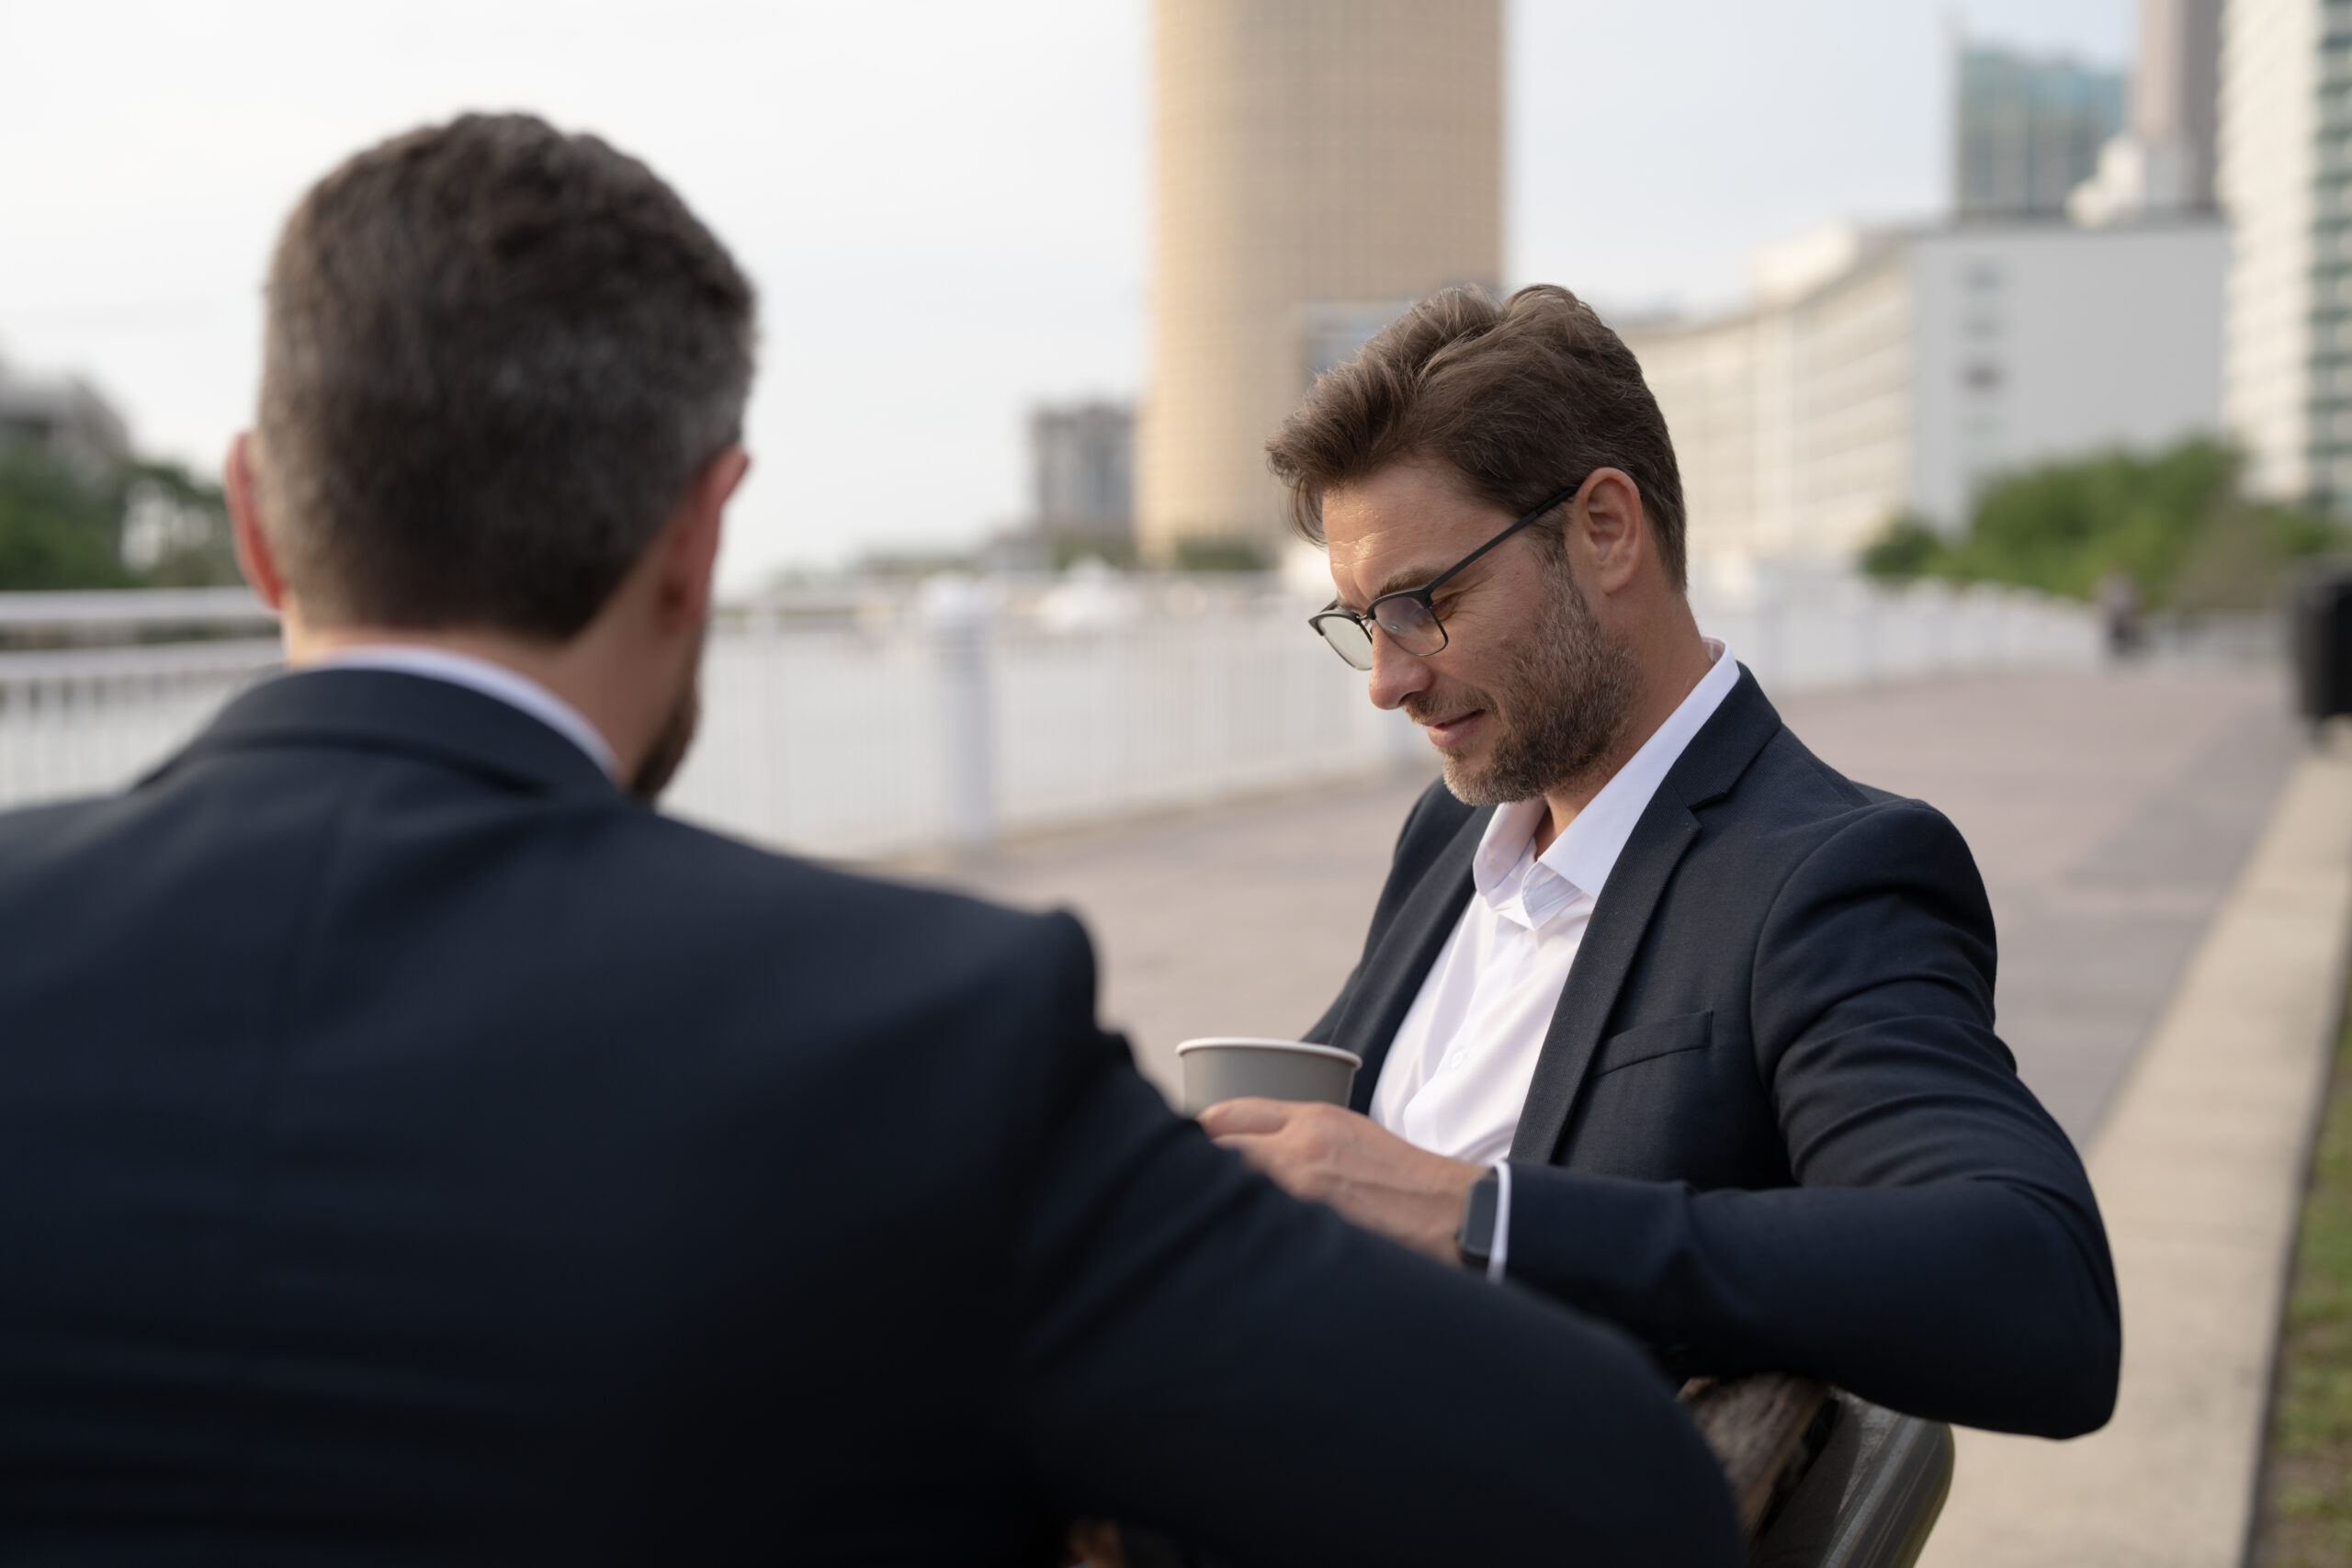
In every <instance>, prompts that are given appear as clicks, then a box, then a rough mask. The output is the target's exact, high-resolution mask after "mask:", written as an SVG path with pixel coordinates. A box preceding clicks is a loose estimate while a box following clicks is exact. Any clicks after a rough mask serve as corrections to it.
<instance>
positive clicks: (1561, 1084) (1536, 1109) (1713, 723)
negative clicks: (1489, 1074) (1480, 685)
mask: <svg viewBox="0 0 2352 1568" xmlns="http://www.w3.org/2000/svg"><path fill="white" fill-rule="evenodd" d="M1780 728H1781V716H1780V714H1779V713H1777V712H1776V711H1774V709H1773V707H1772V705H1771V704H1770V702H1769V701H1767V700H1766V699H1765V696H1764V691H1763V688H1762V687H1760V686H1758V684H1757V683H1756V677H1755V676H1754V675H1751V674H1749V673H1748V672H1747V670H1745V669H1742V670H1741V671H1740V672H1739V682H1738V684H1736V685H1735V686H1734V687H1733V688H1732V689H1731V691H1730V693H1729V694H1726V695H1725V696H1724V700H1723V704H1722V705H1721V706H1719V707H1717V708H1716V709H1715V711H1714V713H1713V715H1712V716H1709V717H1708V719H1707V722H1706V723H1705V724H1704V725H1702V726H1701V727H1700V729H1699V733H1698V734H1696V735H1694V736H1692V737H1691V744H1690V745H1689V746H1688V747H1686V748H1684V750H1683V752H1682V755H1681V757H1680V758H1679V760H1677V761H1676V762H1675V764H1674V766H1673V767H1672V768H1671V769H1669V770H1668V773H1667V775H1666V777H1665V779H1664V780H1662V781H1661V782H1660V783H1659V784H1658V789H1657V794H1656V795H1653V796H1651V797H1650V804H1649V808H1648V809H1647V810H1645V811H1644V812H1643V813H1642V818H1641V820H1640V821H1639V822H1638V823H1636V824H1635V825H1634V836H1633V837H1632V838H1630V839H1628V840H1625V848H1624V849H1623V852H1620V853H1619V855H1618V856H1617V863H1616V864H1615V865H1614V866H1612V867H1611V869H1610V872H1609V880H1608V882H1607V883H1606V884H1605V885H1603V886H1602V887H1601V890H1600V901H1599V902H1598V903H1597V904H1595V905H1594V907H1593V911H1592V920H1591V922H1590V924H1589V925H1588V926H1586V928H1585V933H1584V942H1583V943H1582V944H1581V945H1580V946H1579V947H1578V948H1577V957H1576V963H1575V964H1573V965H1571V966H1570V968H1569V970H1568V983H1567V984H1566V986H1564V987H1561V990H1560V1002H1559V1005H1558V1006H1557V1007H1556V1008H1555V1009H1554V1010H1553V1011H1552V1026H1551V1028H1550V1029H1548V1030H1546V1031H1545V1032H1544V1049H1543V1053H1542V1054H1541V1055H1538V1056H1537V1057H1536V1058H1535V1076H1534V1077H1533V1079H1532V1081H1531V1082H1530V1083H1529V1085H1528V1089H1527V1101H1526V1104H1525V1105H1524V1106H1523V1107H1522V1108H1521V1111H1520V1115H1519V1128H1518V1131H1517V1132H1515V1133H1514V1134H1512V1135H1511V1141H1510V1157H1511V1158H1512V1159H1515V1160H1533V1161H1537V1162H1541V1163H1547V1164H1548V1163H1549V1162H1550V1161H1551V1160H1552V1158H1553V1157H1554V1156H1555V1153H1556V1152H1557V1151H1558V1149H1559V1146H1560V1136H1561V1134H1563V1133H1565V1132H1566V1130H1567V1125H1568V1116H1569V1113H1570V1112H1571V1111H1574V1110H1575V1109H1576V1102H1577V1093H1578V1092H1579V1091H1580V1090H1581V1089H1583V1088H1584V1080H1585V1074H1586V1072H1587V1070H1588V1069H1589V1068H1590V1067H1591V1066H1592V1054H1593V1052H1594V1051H1595V1050H1596V1049H1597V1048H1598V1047H1599V1046H1600V1032H1601V1030H1602V1029H1604V1028H1605V1027H1607V1025H1608V1022H1609V1015H1610V1012H1611V1010H1612V1009H1614V1008H1615V1007H1616V1005H1617V993H1618V992H1619V991H1620V990H1622V989H1623V987H1624V984H1625V976H1626V974H1627V972H1628V971H1630V970H1631V969H1632V968H1633V965H1634V955H1635V954H1637V953H1640V951H1641V947H1642V938H1643V937H1644V935H1645V934H1646V933H1647V931H1649V926H1650V920H1651V918H1652V917H1653V916H1655V915H1656V914H1657V906H1658V900H1659V899H1660V898H1662V897H1665V894H1666V888H1667V884H1668V882H1670V881H1671V880H1673V877H1674V868H1675V867H1676V866H1678V865H1679V864H1680V863H1682V857H1683V856H1684V855H1685V854H1686V853H1688V852H1690V849H1691V844H1692V843H1693V842H1695V841H1696V840H1697V839H1698V837H1699V830H1700V829H1699V819H1698V818H1697V817H1696V816H1695V815H1693V814H1692V808H1693V807H1699V806H1704V805H1706V804H1707V803H1708V802H1710V801H1713V800H1717V799H1720V798H1722V797H1723V796H1724V795H1728V794H1729V793H1730V792H1731V790H1732V787H1733V785H1735V784H1737V783H1738V781H1739V776H1740V774H1742V773H1745V772H1747V764H1748V763H1750V762H1751V761H1755V759H1756V754H1757V752H1758V751H1760V750H1763V748H1764V743H1765V742H1766V741H1768V740H1770V739H1771V738H1772V737H1773V736H1774V735H1775V734H1777V733H1778V732H1779V730H1780Z"/></svg>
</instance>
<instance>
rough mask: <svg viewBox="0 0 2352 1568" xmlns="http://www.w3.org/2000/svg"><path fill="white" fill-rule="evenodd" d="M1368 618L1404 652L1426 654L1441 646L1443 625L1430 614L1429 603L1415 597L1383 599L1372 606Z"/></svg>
mask: <svg viewBox="0 0 2352 1568" xmlns="http://www.w3.org/2000/svg"><path fill="white" fill-rule="evenodd" d="M1372 618H1373V619H1374V620H1375V621H1378V622H1379V623H1380V629H1381V630H1382V631H1385V632H1386V633H1387V634H1388V635H1389V636H1390V637H1395V638H1396V639H1397V647H1398V648H1400V649H1404V650H1405V651H1406V652H1407V653H1410V654H1413V655H1415V656H1417V657H1419V656H1426V655H1428V654H1431V653H1435V652H1437V651H1438V650H1439V649H1442V648H1443V647H1444V646H1445V632H1444V630H1443V628H1442V627H1441V626H1439V625H1438V624H1437V617H1436V616H1435V615H1430V611H1429V606H1428V605H1426V604H1422V603H1421V602H1420V601H1419V599H1406V598H1401V597H1400V598H1396V599H1383V600H1382V601H1381V602H1380V603H1379V604H1374V606H1373V607H1372Z"/></svg>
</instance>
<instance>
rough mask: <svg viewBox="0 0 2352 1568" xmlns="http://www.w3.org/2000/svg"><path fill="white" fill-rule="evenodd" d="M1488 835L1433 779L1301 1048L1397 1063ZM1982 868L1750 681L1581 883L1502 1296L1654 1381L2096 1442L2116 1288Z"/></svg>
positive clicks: (2107, 1394) (1484, 813) (1932, 815)
mask: <svg viewBox="0 0 2352 1568" xmlns="http://www.w3.org/2000/svg"><path fill="white" fill-rule="evenodd" d="M1492 815H1493V812H1492V810H1491V809H1487V810H1474V809H1473V808H1471V807H1466V806H1464V805H1463V804H1461V803H1460V802H1459V801H1457V800H1455V799H1454V798H1453V795H1450V794H1448V793H1447V792H1446V790H1445V787H1444V786H1443V785H1442V784H1436V785H1432V786H1431V787H1430V791H1429V793H1428V794H1426V795H1423V796H1422V797H1421V799H1420V801H1419V803H1418V804H1417V805H1416V806H1415V807H1414V808H1413V810H1412V812H1411V814H1410V815H1409V816H1408V818H1406V820H1405V828H1404V831H1403V832H1402V834H1401V835H1400V836H1399V837H1398V839H1397V855H1396V863H1395V865H1394V866H1393V868H1392V869H1391V871H1390V873H1389V876H1388V884H1387V886H1386V887H1385V889H1384V890H1383V891H1382V893H1381V896H1380V903H1379V905H1378V908H1377V909H1376V910H1375V912H1374V916H1373V921H1372V931H1371V934H1370V936H1369V937H1367V938H1366V939H1365V942H1364V951H1363V959H1362V961H1361V962H1360V963H1359V964H1358V965H1357V967H1356V971H1355V973H1354V974H1353V975H1352V976H1350V977H1349V979H1348V982H1347V984H1346V986H1345V987H1343V988H1342V989H1341V991H1340V996H1339V999H1338V1000H1337V1001H1335V1002H1333V1003H1332V1004H1331V1008H1330V1010H1329V1011H1328V1012H1327V1013H1325V1015H1324V1016H1323V1018H1322V1020H1321V1021H1319V1022H1318V1023H1317V1024H1316V1026H1315V1027H1314V1028H1313V1029H1312V1030H1310V1031H1309V1032H1308V1033H1307V1035H1306V1038H1308V1039H1310V1040H1317V1041H1328V1042H1330V1043H1335V1044H1339V1045H1342V1046H1345V1047H1346V1048H1348V1049H1349V1050H1351V1051H1354V1052H1356V1053H1357V1054H1358V1055H1361V1056H1363V1060H1364V1066H1363V1071H1362V1072H1361V1073H1359V1074H1358V1075H1357V1077H1356V1084H1355V1106H1356V1109H1357V1110H1359V1111H1362V1110H1364V1109H1366V1108H1367V1107H1368V1106H1369V1105H1370V1104H1371V1100H1372V1094H1373V1089H1374V1085H1375V1084H1376V1083H1377V1081H1378V1079H1379V1077H1380V1068H1381V1064H1382V1061H1383V1059H1384V1058H1385V1056H1386V1055H1387V1052H1388V1046H1389V1043H1390V1041H1391V1040H1392V1039H1393V1038H1394V1036H1395V1035H1396V1032H1397V1026H1398V1025H1399V1024H1400V1023H1402V1022H1403V1021H1404V1018H1405V1014H1406V1012H1407V1010H1408V1009H1409V1008H1410V1007H1411V1006H1412V1002H1413V998H1415V996H1416V995H1418V994H1419V990H1420V987H1421V982H1422V980H1423V978H1424V977H1425V976H1427V975H1428V973H1429V971H1430V965H1431V964H1434V963H1435V962H1436V960H1437V955H1438V952H1439V950H1440V949H1441V948H1442V947H1443V945H1444V944H1445V940H1446V937H1447V936H1448V934H1449V933H1450V932H1451V931H1453V926H1454V923H1455V921H1456V919H1458V918H1459V917H1460V915H1461V913H1462V911H1463V908H1464V906H1465V905H1467V903H1468V902H1469V900H1470V897H1471V894H1472V885H1471V877H1470V863H1471V858H1472V855H1473V853H1474V852H1475V851H1476V848H1477V844H1478V840H1479V837H1480V835H1481V834H1482V833H1483V832H1484V831H1485V830H1486V826H1487V820H1488V818H1490V817H1491V816H1492ZM1993 958H1994V945H1993V917H1992V910H1991V908H1989V906H1988V905H1987V904H1986V902H1985V887H1984V883H1983V881H1982V879H1981V878H1980V877H1979V876H1978V875H1977V872H1976V866H1975V863H1974V861H1973V860H1972V859H1971V857H1970V855H1969V852H1968V846H1967V845H1966V844H1965V843H1963V842H1962V840H1961V837H1960V835H1959V833H1958V832H1957V831H1955V830H1954V829H1953V828H1952V826H1951V823H1950V822H1948V821H1947V820H1945V819H1944V818H1943V817H1942V816H1940V815H1939V814H1938V813H1937V812H1935V811H1934V810H1931V809H1930V808H1929V807H1927V806H1924V805H1922V804H1921V803H1919V802H1918V801H1916V800H1903V799H1898V798H1896V797H1894V796H1893V795H1887V794H1886V793H1884V792H1883V791H1880V790H1873V789H1866V788H1863V787H1862V786H1860V785H1858V784H1851V783H1849V782H1848V781H1847V780H1846V779H1844V778H1842V777H1840V776H1839V775H1838V773H1836V772H1835V771H1834V770H1832V769H1831V768H1829V767H1827V766H1826V764H1824V763H1823V762H1822V761H1820V760H1819V759H1818V758H1816V757H1815V756H1814V755H1813V754H1812V753H1811V752H1809V751H1807V750H1805V749H1804V746H1803V745H1801V744H1799V743H1798V740H1797V738H1796V737H1795V736H1794V735H1792V734H1791V733H1790V732H1789V730H1788V728H1787V727H1786V726H1784V725H1782V724H1781V717H1780V715H1779V714H1777V713H1776V712H1774V711H1773V708H1772V705H1771V704H1770V703H1769V702H1768V701H1766V700H1765V697H1764V694H1763V692H1762V691H1761V690H1760V689H1759V688H1758V686H1757V684H1756V681H1755V678H1754V677H1753V676H1752V675H1749V674H1748V673H1747V671H1741V673H1740V679H1739V683H1738V685H1737V686H1736V687H1735V688H1734V689H1733V691H1732V693H1731V694H1730V695H1728V696H1727V697H1725V698H1724V703H1723V705H1722V706H1721V707H1719V708H1718V709H1716V711H1715V713H1714V714H1713V716H1712V717H1710V718H1709V719H1708V721H1707V723H1706V725H1705V726H1704V727H1703V728H1701V730H1700V731H1699V733H1698V734H1697V735H1696V736H1695V737H1694V738H1693V739H1691V744H1690V746H1689V748H1688V749H1687V750H1685V751H1684V752H1683V754H1682V756H1681V758H1680V759H1679V761H1677V762H1676V763H1675V765H1674V767H1673V769H1672V770H1671V771H1670V772H1669V773H1668V774H1667V776H1666V779H1665V782H1664V783H1663V784H1661V785H1660V787H1659V789H1658V792H1657V795H1656V796H1655V797H1653V798H1652V800H1651V802H1650V805H1649V807H1648V809H1647V810H1646V811H1645V813H1644V814H1643V816H1642V818H1641V819H1640V821H1639V823H1638V824H1637V825H1636V826H1635V827H1634V833H1633V837H1632V838H1631V839H1630V840H1628V841H1627V842H1626V845H1625V848H1624V852H1623V854H1621V855H1620V856H1619V857H1618V860H1617V863H1616V866H1615V868H1614V869H1613V870H1612V871H1611V873H1610V876H1609V881H1608V883H1607V885H1606V886H1604V887H1603V888H1602V889H1601V892H1600V898H1599V901H1598V903H1597V904H1596V906H1595V908H1594V909H1593V913H1592V919H1591V924H1590V926H1589V928H1588V930H1587V931H1586V934H1585V938H1584V942H1583V946H1582V947H1581V949H1580V950H1579V951H1578V953H1577V960H1576V964H1575V965H1574V967H1573V969H1572V970H1571V971H1570V974H1569V976H1568V981H1567V985H1566V987H1565V988H1564V990H1563V991H1562V993H1561V996H1560V1001H1559V1006H1558V1008H1557V1010H1555V1013H1554V1015H1553V1019H1552V1025H1551V1028H1550V1031H1549V1032H1547V1033H1546V1035H1545V1037H1544V1046H1543V1054H1542V1055H1541V1056H1540V1057H1538V1059H1537V1063H1536V1067H1535V1076H1534V1079H1533V1082H1532V1085H1531V1086H1530V1088H1529V1089H1528V1096H1527V1104H1526V1109H1525V1111H1524V1112H1523V1113H1522V1115H1521V1121H1520V1124H1519V1131H1518V1134H1517V1136H1516V1138H1515V1139H1514V1140H1513V1142H1512V1145H1511V1149H1510V1164H1511V1183H1512V1189H1511V1190H1512V1196H1511V1225H1510V1252H1509V1262H1508V1269H1509V1272H1510V1277H1511V1278H1512V1279H1514V1280H1522V1281H1524V1282H1526V1283H1528V1284H1530V1285H1532V1286H1533V1287H1535V1288H1536V1289H1537V1290H1539V1291H1542V1292H1544V1293H1546V1294H1549V1295H1550V1296H1552V1297H1554V1298H1555V1299H1556V1300H1559V1301H1562V1302H1566V1303H1572V1304H1574V1305H1577V1306H1580V1307H1583V1308H1585V1309H1587V1310H1589V1311H1591V1312H1594V1313H1597V1314H1600V1315H1602V1316H1604V1317H1608V1318H1610V1319H1612V1320H1614V1321H1615V1322H1617V1323H1620V1324H1622V1325H1625V1326H1627V1327H1629V1328H1631V1329H1632V1330H1633V1331H1634V1333H1636V1334H1637V1335H1639V1336H1640V1337H1642V1338H1644V1339H1645V1341H1646V1342H1647V1343H1648V1344H1649V1345H1650V1346H1651V1347H1652V1348H1653V1350H1654V1351H1655V1353H1657V1355H1658V1356H1659V1357H1660V1358H1661V1359H1663V1360H1664V1361H1665V1362H1666V1363H1667V1365H1668V1367H1669V1368H1671V1369H1672V1370H1673V1371H1677V1372H1684V1373H1695V1372H1707V1373H1722V1374H1731V1373H1738V1372H1746V1371H1763V1370H1773V1371H1795V1372H1804V1373H1808V1374H1811V1375H1814V1376H1816V1377H1820V1378H1823V1379H1825V1380H1826V1381H1828V1382H1833V1383H1836V1384H1838V1385H1839V1386H1841V1387H1844V1388H1847V1389H1850V1390H1852V1391H1853V1392H1854V1393H1858V1394H1860V1395H1861V1396H1863V1397H1864V1398H1866V1399H1870V1400H1873V1401H1875V1402H1877V1403H1879V1404H1886V1405H1890V1406H1892V1407H1894V1408H1895V1409H1897V1410H1903V1411H1907V1412H1910V1413H1913V1414H1916V1415H1920V1416H1934V1417H1939V1418H1941V1419H1945V1420H1951V1421H1958V1422H1964V1423H1966V1424H1968V1425H1971V1426H1978V1427H1996V1428H2001V1429H2004V1430H2012V1431H2020V1432H2033V1433H2040V1434H2042V1435H2044V1436H2049V1437H2064V1436H2071V1435H2073V1434H2075V1433H2079V1432H2084V1431H2087V1430H2089V1429H2091V1428H2093V1427H2098V1426H2099V1425H2100V1424H2101V1423H2103V1422H2104V1421H2105V1420H2106V1419H2107V1416H2108V1413H2109V1410H2110V1409H2111V1408H2112V1407H2113V1404H2114V1401H2115V1383H2116V1375H2117V1368H2118V1363H2119V1360H2120V1353H2121V1351H2120V1327H2119V1323H2120V1318H2119V1313H2118V1309H2117V1304H2116V1292H2115V1277H2114V1269H2113V1267H2112V1265H2111V1264H2110V1263H2109V1258H2108V1253H2107V1239H2106V1235H2105V1233H2104V1231H2103V1230H2102V1229H2101V1227H2100V1224H2099V1219H2098V1206H2097V1204H2096V1203H2095V1202H2094V1201H2093V1199H2092V1197H2091V1191H2090V1185H2089V1182H2088V1180H2087V1179H2086V1177H2085V1175H2084V1172H2083V1167H2082V1162H2081V1161H2080V1160H2079V1159H2078V1158H2077V1157H2076V1156H2075V1150H2074V1147H2073V1145H2071V1144H2069V1143H2068V1142H2067V1139H2066V1136H2065V1134H2064V1133H2062V1132H2061V1131H2059V1129H2058V1126H2057V1124H2056V1123H2055V1122H2052V1120H2051V1119H2050V1116H2049V1114H2048V1113H2047V1112H2045V1111H2043V1110H2042V1109H2041V1104H2040V1103H2039V1102H2038V1101H2037V1100H2035V1099H2034V1098H2033V1096H2032V1094H2031V1093H2030V1091H2028V1090H2027V1089H2026V1088H2025V1086H2024V1085H2023V1084H2021V1083H2019V1082H2018V1077H2017V1072H2016V1067H2015V1064H2014V1063H2013V1061H2012V1060H2011V1058H2010V1055H2009V1053H2008V1051H2007V1048H2006V1047H2005V1046H2003V1045H2002V1043H2001V1042H2000V1040H1999V1038H1998V1037H1997V1036H1996V1035H1995V1034H1994V1032H1993Z"/></svg>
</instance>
